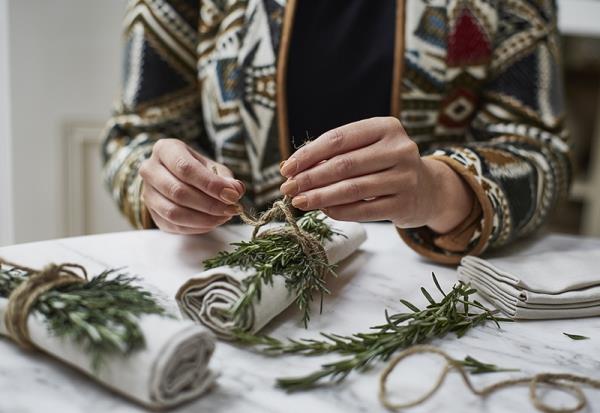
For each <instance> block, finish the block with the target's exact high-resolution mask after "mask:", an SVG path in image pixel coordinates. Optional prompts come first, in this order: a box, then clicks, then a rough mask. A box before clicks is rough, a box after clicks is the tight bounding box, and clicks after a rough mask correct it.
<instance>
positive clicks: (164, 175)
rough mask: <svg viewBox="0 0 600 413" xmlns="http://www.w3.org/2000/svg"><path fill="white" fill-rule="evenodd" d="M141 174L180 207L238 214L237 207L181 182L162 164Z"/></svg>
mask: <svg viewBox="0 0 600 413" xmlns="http://www.w3.org/2000/svg"><path fill="white" fill-rule="evenodd" d="M140 174H141V175H142V178H143V179H144V182H147V183H148V184H149V185H150V186H151V187H153V188H155V189H156V190H157V191H158V192H160V193H161V194H162V195H163V196H164V197H165V198H167V199H169V200H171V201H172V202H174V203H175V204H177V205H179V206H183V207H187V208H190V209H193V210H196V211H200V212H205V213H207V214H210V215H217V216H223V215H229V216H232V215H236V214H237V213H238V210H237V207H236V206H235V205H227V204H226V203H224V202H221V201H219V200H217V199H215V198H213V197H211V196H208V195H206V194H205V193H203V192H201V191H200V190H199V189H197V188H194V187H193V186H191V185H188V184H186V183H185V182H182V181H180V180H179V179H177V178H176V177H175V176H173V175H172V174H171V172H169V170H167V168H165V167H164V166H163V165H162V164H160V163H156V164H152V165H149V166H145V167H144V168H140Z"/></svg>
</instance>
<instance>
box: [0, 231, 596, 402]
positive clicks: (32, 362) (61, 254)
mask: <svg viewBox="0 0 600 413" xmlns="http://www.w3.org/2000/svg"><path fill="white" fill-rule="evenodd" d="M366 228H367V232H368V235H369V239H368V240H367V242H366V243H365V244H364V245H363V247H362V248H361V251H360V252H358V253H356V254H355V255H354V256H353V257H351V258H350V259H349V260H347V261H346V262H345V263H344V264H343V265H342V266H341V268H340V269H339V273H340V275H341V276H340V278H338V279H336V280H333V282H332V283H331V284H330V285H331V288H332V290H333V294H332V295H331V296H329V297H327V298H326V299H325V302H324V312H323V314H322V315H318V314H317V310H316V309H315V311H313V320H312V322H311V324H310V326H309V329H308V330H304V329H303V327H302V326H301V324H300V322H299V321H298V319H299V317H298V313H297V312H296V311H295V310H294V309H289V310H288V311H286V312H285V313H284V314H282V315H281V316H279V317H278V318H277V319H276V320H275V321H274V322H273V323H272V325H271V326H270V327H269V329H268V331H267V332H268V333H270V334H273V335H275V336H278V337H293V338H299V337H315V336H316V335H317V334H318V332H319V331H325V332H337V333H341V334H348V333H353V332H359V331H365V330H367V329H368V327H369V326H372V325H375V324H378V323H380V322H382V320H383V317H384V315H383V312H384V309H386V308H387V309H389V310H390V311H392V312H394V311H398V310H401V309H402V305H401V304H400V303H399V299H400V298H404V299H408V300H410V301H413V302H414V303H415V304H423V303H424V301H425V299H424V298H423V297H422V296H421V295H420V292H419V287H421V286H425V287H426V288H428V289H429V290H430V291H434V288H433V284H432V281H431V275H430V274H431V272H432V271H434V272H435V273H436V275H437V276H438V279H439V280H440V283H441V284H442V286H443V287H444V288H450V286H451V285H452V284H453V283H454V282H455V281H456V274H455V270H454V269H453V268H450V267H442V266H437V265H435V264H432V263H430V262H427V261H424V260H423V259H421V258H419V257H418V256H417V255H416V254H415V253H413V252H412V251H411V250H409V249H408V248H407V247H406V246H405V245H404V244H403V243H402V241H401V240H400V239H399V237H398V236H397V234H396V233H395V231H394V229H393V228H392V227H391V226H390V225H384V224H369V225H366ZM248 234H249V229H248V228H243V227H239V226H229V227H225V228H222V229H220V230H218V231H216V232H215V233H213V234H210V235H207V236H199V237H185V236H176V235H169V234H164V233H161V232H158V231H137V232H124V233H115V234H106V235H97V236H89V237H80V238H70V239H62V240H53V241H46V242H39V243H31V244H23V245H17V246H11V247H6V248H0V256H2V257H4V258H6V259H10V260H13V261H16V262H20V263H23V264H25V265H28V266H32V267H36V266H38V267H40V266H43V265H44V264H46V263H48V262H64V261H70V262H78V263H81V264H83V265H85V266H86V267H87V268H88V271H89V272H91V273H95V272H96V271H100V270H102V269H104V268H107V267H113V268H114V267H128V268H129V270H130V271H131V272H133V273H136V274H139V275H140V276H142V277H143V278H145V279H147V280H149V281H150V282H151V283H152V284H154V285H156V286H158V287H160V288H161V289H163V290H164V291H165V292H167V293H168V294H170V295H174V293H175V292H176V290H177V288H178V286H179V285H181V284H182V283H183V281H184V280H186V279H187V278H188V277H190V276H191V275H193V274H195V273H197V272H199V271H200V270H201V268H202V261H203V260H204V259H205V258H207V257H209V256H212V255H214V253H215V252H216V251H218V250H221V249H223V248H224V247H225V246H226V245H227V243H228V242H231V241H236V240H240V238H246V237H247V236H248ZM565 241H569V242H570V243H571V244H572V243H573V241H574V239H573V238H571V239H569V238H566V237H561V236H555V235H552V236H544V237H540V238H538V240H537V241H535V242H533V243H531V242H530V243H528V244H520V245H518V246H515V248H514V251H517V253H522V252H523V251H525V250H531V249H532V248H533V249H536V250H537V249H556V250H560V248H561V244H562V243H564V242H565ZM575 242H576V243H579V242H580V243H581V246H582V248H590V247H594V248H595V247H597V248H600V240H598V239H589V238H588V239H583V238H581V239H576V240H575ZM549 276H551V274H549ZM563 332H568V333H573V334H582V335H586V336H589V337H591V339H590V340H584V341H573V340H571V339H569V338H567V337H566V336H564V335H563V334H562V333H563ZM433 344H434V345H436V346H440V347H441V348H443V349H444V350H446V351H448V352H449V353H450V354H451V355H452V356H453V357H455V358H458V359H462V358H464V357H465V356H466V355H470V356H472V357H475V358H477V359H479V360H481V361H484V362H489V363H494V364H497V365H500V366H503V367H516V368H520V369H521V372H515V373H498V374H488V375H481V376H475V377H474V381H475V383H476V384H480V385H483V384H485V383H490V382H492V381H496V380H498V379H501V378H506V377H514V376H519V375H522V374H528V373H536V372H541V371H552V372H571V373H576V374H585V375H589V376H592V377H597V378H600V319H598V318H589V319H578V320H562V321H542V322H515V323H504V324H502V329H497V328H496V327H494V326H492V325H491V324H489V325H486V326H481V327H477V328H476V329H474V330H471V331H470V332H469V333H468V334H467V335H466V336H465V337H463V338H461V339H457V338H456V337H455V336H454V335H449V336H447V337H445V338H443V339H438V340H436V341H434V343H433ZM332 358H335V357H326V358H323V357H321V358H318V357H315V358H303V357H299V356H286V357H279V358H269V357H266V356H263V355H259V354H256V353H253V352H251V351H249V350H248V349H243V348H238V347H236V346H233V345H230V344H227V343H218V345H217V351H216V353H215V356H214V358H213V361H212V367H213V369H214V370H216V371H219V372H220V377H219V379H218V384H217V385H216V386H215V388H214V389H212V391H211V392H210V393H208V394H206V395H205V396H204V397H203V398H200V399H198V400H196V401H194V402H192V403H189V404H186V405H184V406H182V407H180V408H178V409H176V410H174V411H175V412H178V413H179V412H257V413H258V412H260V413H265V412H281V411H286V412H304V413H306V412H340V413H341V412H344V413H348V412H375V411H383V410H384V409H383V407H382V406H381V405H380V404H379V402H378V400H377V380H378V377H379V373H380V372H381V369H382V368H383V366H384V365H383V364H382V363H379V364H377V365H376V366H375V368H374V369H372V370H371V371H369V372H367V373H363V374H352V375H351V376H349V377H348V378H347V380H346V381H345V382H344V383H342V384H341V385H338V386H333V387H325V388H320V389H317V390H312V391H308V392H302V393H294V394H287V393H285V392H283V391H281V390H278V389H276V388H274V386H273V383H274V379H275V378H276V377H279V376H290V375H301V374H305V373H308V372H311V371H313V370H314V369H315V368H317V367H318V366H319V365H320V364H321V363H323V362H325V361H327V360H331V359H332ZM438 367H439V365H437V364H436V362H433V361H431V360H429V359H427V360H426V359H420V361H417V360H415V361H414V362H410V363H408V364H407V365H406V366H405V367H403V368H402V370H401V371H398V374H395V376H394V379H393V381H392V382H391V386H390V389H391V391H392V395H394V394H395V393H394V389H396V388H397V387H396V386H394V384H396V385H398V386H399V385H400V383H402V384H403V386H402V388H403V389H406V390H407V391H409V392H410V391H418V389H425V387H424V386H426V384H427V383H430V380H432V379H433V377H434V375H436V374H437V371H438V370H437V368H438ZM407 386H408V387H407ZM404 394H405V395H409V394H410V393H404ZM586 394H587V397H588V400H589V403H590V406H589V407H588V409H587V411H589V412H593V411H600V391H592V390H588V391H586ZM549 397H550V400H558V401H562V402H565V403H566V402H569V401H571V403H572V400H571V398H570V397H569V396H564V395H561V394H556V393H553V394H550V395H549ZM84 411H85V412H86V413H94V412H102V413H105V412H111V413H122V412H139V411H143V409H141V408H140V407H138V406H136V405H134V404H132V403H131V402H128V401H127V400H125V399H123V398H121V397H119V396H116V395H114V394H112V393H110V392H109V391H107V390H105V389H104V388H102V387H100V386H98V385H96V384H94V383H93V382H92V381H91V380H90V379H88V378H86V377H84V376H82V375H81V374H79V373H77V372H75V371H73V370H72V369H70V368H68V367H65V366H63V365H60V364H59V363H57V362H54V361H52V360H51V359H49V358H48V357H46V356H44V355H39V354H33V353H29V352H25V351H22V350H20V349H18V348H17V347H16V346H15V345H13V343H11V342H10V341H8V340H6V339H0V412H1V413H20V412H23V413H25V412H61V413H71V412H84ZM407 411H410V412H461V413H466V412H507V411H517V412H533V411H535V409H534V408H533V407H532V406H531V405H530V403H529V401H528V396H527V389H526V388H524V387H523V388H518V389H513V390H503V391H500V392H498V393H497V394H494V395H492V396H490V397H488V398H487V399H480V398H477V397H475V396H473V395H471V394H470V393H468V392H467V391H466V389H465V387H464V385H463V384H462V382H461V381H460V379H459V377H458V375H456V374H451V375H450V377H449V378H448V380H447V382H446V385H445V386H444V387H443V388H442V389H441V391H440V392H439V393H438V394H436V396H435V397H434V398H433V399H431V400H430V401H428V402H427V403H426V404H424V405H421V406H419V407H415V408H412V409H408V410H407Z"/></svg>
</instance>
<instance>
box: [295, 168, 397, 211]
mask: <svg viewBox="0 0 600 413" xmlns="http://www.w3.org/2000/svg"><path fill="white" fill-rule="evenodd" d="M399 181H400V179H398V176H397V175H396V174H395V173H393V172H391V171H387V172H383V173H378V174H373V175H364V176H361V177H358V178H352V179H347V180H344V181H341V182H336V183H333V184H331V185H328V186H325V187H322V188H317V189H313V190H310V191H307V192H302V193H300V194H299V195H297V196H295V197H294V198H293V199H292V205H293V206H295V207H296V208H298V209H302V210H305V211H309V210H313V209H322V208H328V207H333V206H337V205H345V204H350V203H354V202H357V201H362V200H365V199H369V198H374V197H381V196H386V195H393V194H395V193H398V190H399V186H400V185H399Z"/></svg>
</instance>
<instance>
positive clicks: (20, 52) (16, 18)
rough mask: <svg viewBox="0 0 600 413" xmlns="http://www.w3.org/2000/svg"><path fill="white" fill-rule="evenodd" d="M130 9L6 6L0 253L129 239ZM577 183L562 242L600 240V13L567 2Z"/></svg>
mask: <svg viewBox="0 0 600 413" xmlns="http://www.w3.org/2000/svg"><path fill="white" fill-rule="evenodd" d="M126 3H127V0H108V1H106V0H105V1H98V0H0V245H7V244H13V243H22V242H29V241H35V240H42V239H49V238H59V237H65V236H72V235H82V234H91V233H99V232H110V231H119V230H127V229H129V226H128V224H126V222H125V220H124V219H123V218H121V216H120V215H119V213H118V212H117V210H116V207H115V205H114V203H113V202H112V200H111V199H110V198H109V196H108V194H107V193H106V190H105V189H104V186H103V183H102V180H101V177H100V167H101V165H100V159H99V147H100V140H99V135H100V131H101V129H102V127H103V126H104V122H105V121H106V119H107V118H108V116H109V113H110V109H111V106H112V102H113V101H114V99H115V98H116V94H117V92H118V86H119V78H120V65H121V58H120V56H121V41H120V38H121V18H122V16H123V12H124V10H125V5H126ZM559 6H560V23H559V25H560V29H561V31H562V33H563V42H564V48H563V52H564V66H565V67H564V69H565V70H564V72H565V77H566V85H567V87H566V89H567V90H566V91H567V98H568V101H567V107H568V108H569V119H568V122H569V126H570V129H571V132H572V135H573V141H574V145H575V147H574V153H575V163H576V168H577V170H576V179H575V184H574V185H573V188H572V193H571V196H570V198H569V199H568V200H566V201H565V202H564V203H563V204H562V205H560V207H559V208H558V210H557V211H556V213H555V214H554V217H553V219H552V222H551V224H550V228H551V230H554V231H560V232H568V233H578V234H587V235H599V236H600V1H598V0H562V1H561V0H559Z"/></svg>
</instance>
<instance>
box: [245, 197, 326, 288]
mask: <svg viewBox="0 0 600 413" xmlns="http://www.w3.org/2000/svg"><path fill="white" fill-rule="evenodd" d="M291 205H292V201H291V198H290V197H288V196H285V197H284V198H283V199H281V200H279V201H275V202H274V203H273V205H272V206H271V208H270V209H268V210H267V211H265V212H263V213H262V214H261V215H259V216H258V217H257V218H255V217H253V216H251V215H250V214H248V213H247V212H246V211H245V210H244V209H243V208H242V207H241V205H239V204H238V208H239V210H240V212H239V215H240V218H241V219H242V221H243V222H244V223H245V224H248V225H251V226H253V227H254V230H253V231H252V239H253V240H255V239H257V238H264V237H268V236H269V235H282V236H288V237H291V238H292V239H294V240H295V241H296V242H297V243H298V245H299V246H300V248H301V249H302V251H303V252H304V254H305V255H306V256H308V257H316V258H318V259H317V260H316V261H317V262H318V263H320V264H318V265H316V267H317V268H315V269H316V270H317V272H318V274H319V276H320V278H323V277H324V276H325V275H327V274H328V273H329V272H330V271H331V270H330V268H329V265H328V258H327V253H326V251H325V248H323V245H322V244H321V242H320V241H319V240H318V239H317V238H315V237H314V236H313V235H311V234H310V233H308V232H307V231H304V230H302V229H301V228H300V227H299V226H298V223H297V222H296V218H295V217H294V213H293V212H292V206H291ZM281 219H283V220H284V221H285V223H286V224H287V225H285V226H281V227H275V228H270V229H267V230H264V231H262V232H260V233H259V230H260V229H261V228H262V227H263V226H265V225H266V224H268V223H270V222H272V221H275V220H281Z"/></svg>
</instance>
